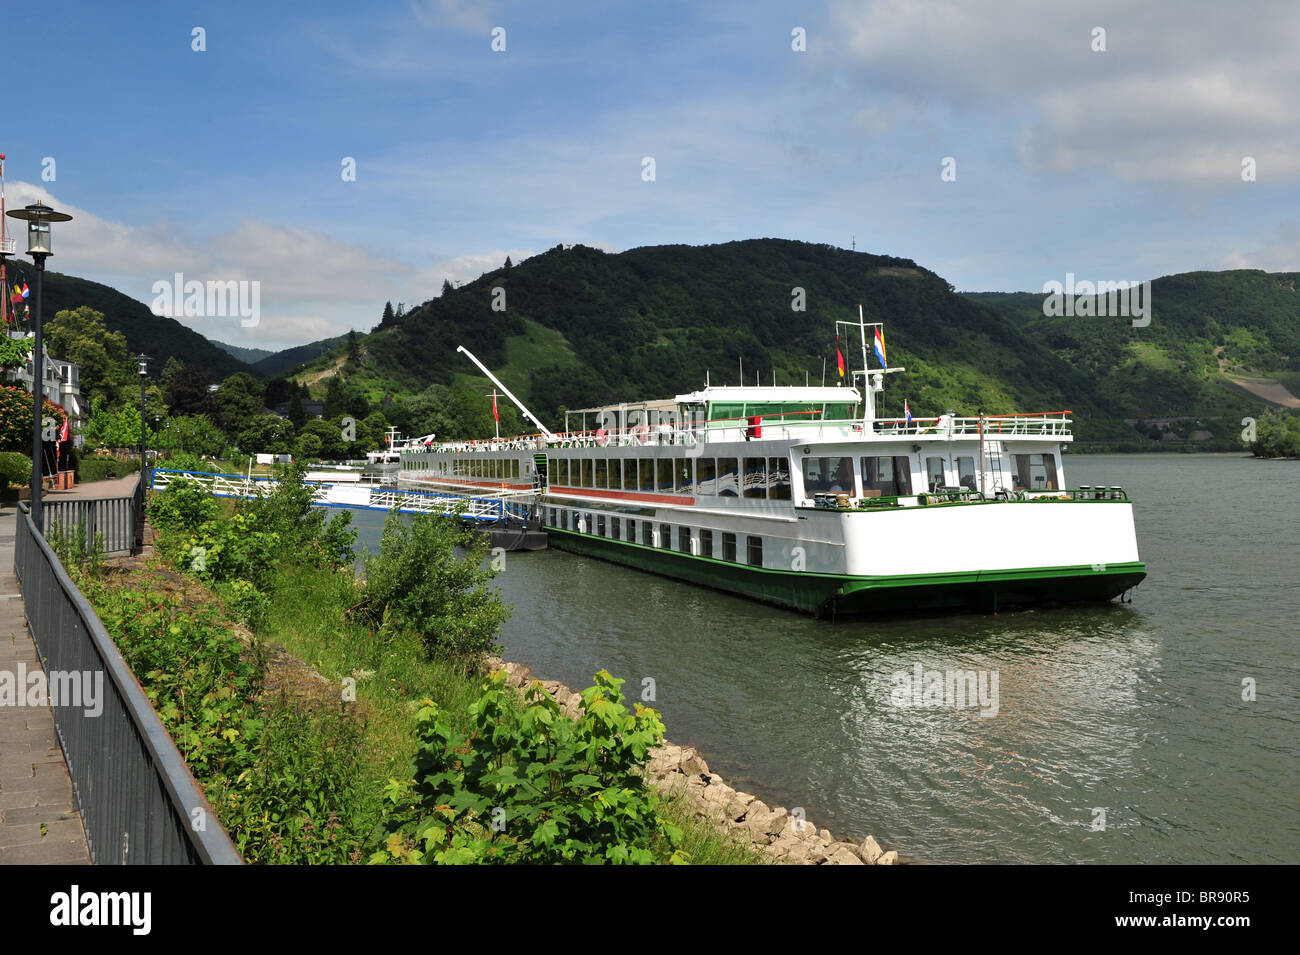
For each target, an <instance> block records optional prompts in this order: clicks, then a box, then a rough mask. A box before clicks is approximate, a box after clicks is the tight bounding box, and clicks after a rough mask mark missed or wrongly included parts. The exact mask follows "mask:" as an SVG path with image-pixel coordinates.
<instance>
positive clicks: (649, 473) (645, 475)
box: [638, 458, 655, 491]
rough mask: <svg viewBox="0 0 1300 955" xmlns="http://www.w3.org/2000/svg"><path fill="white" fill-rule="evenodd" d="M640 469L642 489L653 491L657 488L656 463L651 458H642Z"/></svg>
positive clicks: (640, 488) (640, 487) (640, 486)
mask: <svg viewBox="0 0 1300 955" xmlns="http://www.w3.org/2000/svg"><path fill="white" fill-rule="evenodd" d="M638 470H639V473H640V485H639V488H638V489H639V490H641V491H653V490H654V489H655V463H654V461H652V460H651V459H650V458H642V459H641V460H640V462H639V466H638Z"/></svg>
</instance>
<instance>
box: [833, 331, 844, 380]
mask: <svg viewBox="0 0 1300 955" xmlns="http://www.w3.org/2000/svg"><path fill="white" fill-rule="evenodd" d="M835 362H836V364H837V365H839V368H840V377H841V378H843V377H844V353H843V352H842V351H840V333H839V329H836V331H835Z"/></svg>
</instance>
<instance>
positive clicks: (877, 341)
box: [871, 328, 889, 368]
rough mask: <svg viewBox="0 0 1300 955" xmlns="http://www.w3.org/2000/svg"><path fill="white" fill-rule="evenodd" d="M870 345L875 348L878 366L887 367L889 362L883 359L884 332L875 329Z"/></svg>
mask: <svg viewBox="0 0 1300 955" xmlns="http://www.w3.org/2000/svg"><path fill="white" fill-rule="evenodd" d="M871 347H872V348H874V349H875V350H876V358H877V359H879V360H880V367H881V368H887V367H889V363H888V362H887V361H885V334H884V332H882V331H881V330H880V329H879V328H877V329H876V337H875V338H874V339H873V340H872V342H871Z"/></svg>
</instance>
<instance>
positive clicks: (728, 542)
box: [722, 533, 736, 563]
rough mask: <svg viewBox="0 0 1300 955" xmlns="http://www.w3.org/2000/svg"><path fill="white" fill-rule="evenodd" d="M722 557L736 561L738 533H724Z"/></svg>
mask: <svg viewBox="0 0 1300 955" xmlns="http://www.w3.org/2000/svg"><path fill="white" fill-rule="evenodd" d="M722 559H723V560H729V561H731V562H732V563H735V561H736V535H735V534H727V533H723V535H722Z"/></svg>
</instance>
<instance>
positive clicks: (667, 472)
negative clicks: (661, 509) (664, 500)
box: [655, 458, 673, 494]
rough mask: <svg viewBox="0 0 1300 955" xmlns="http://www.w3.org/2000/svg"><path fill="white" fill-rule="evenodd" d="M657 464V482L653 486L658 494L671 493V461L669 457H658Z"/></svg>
mask: <svg viewBox="0 0 1300 955" xmlns="http://www.w3.org/2000/svg"><path fill="white" fill-rule="evenodd" d="M658 464H659V468H658V471H659V484H658V486H657V487H656V488H655V490H656V491H658V492H659V493H660V494H671V493H673V462H672V459H671V458H660V459H659V461H658Z"/></svg>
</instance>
